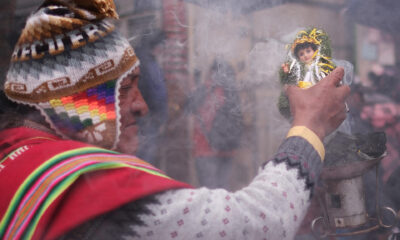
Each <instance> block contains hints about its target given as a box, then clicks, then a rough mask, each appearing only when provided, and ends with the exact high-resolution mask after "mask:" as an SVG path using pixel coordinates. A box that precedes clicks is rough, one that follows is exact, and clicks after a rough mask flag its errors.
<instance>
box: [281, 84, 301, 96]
mask: <svg viewBox="0 0 400 240" xmlns="http://www.w3.org/2000/svg"><path fill="white" fill-rule="evenodd" d="M298 89H300V88H299V87H297V86H294V85H290V84H285V85H283V90H284V92H285V94H286V96H289V95H291V94H292V93H293V92H294V91H296V90H298Z"/></svg>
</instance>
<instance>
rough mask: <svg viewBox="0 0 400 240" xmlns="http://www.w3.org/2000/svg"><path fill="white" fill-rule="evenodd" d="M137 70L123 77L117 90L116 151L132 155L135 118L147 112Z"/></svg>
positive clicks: (135, 140) (136, 143) (136, 133)
mask: <svg viewBox="0 0 400 240" xmlns="http://www.w3.org/2000/svg"><path fill="white" fill-rule="evenodd" d="M138 81H139V69H137V70H136V71H135V72H134V73H132V74H130V75H128V76H127V77H125V78H124V79H123V80H122V82H121V86H120V89H119V107H120V114H121V127H120V132H121V134H120V137H119V142H118V145H117V150H118V151H120V152H122V153H126V154H134V153H135V152H136V150H137V148H138V144H139V140H138V123H137V118H138V117H141V116H143V115H145V114H146V113H147V112H148V110H149V109H148V107H147V104H146V102H145V101H144V99H143V96H142V94H141V93H140V91H139V88H138Z"/></svg>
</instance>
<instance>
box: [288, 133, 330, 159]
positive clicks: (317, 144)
mask: <svg viewBox="0 0 400 240" xmlns="http://www.w3.org/2000/svg"><path fill="white" fill-rule="evenodd" d="M289 137H302V138H304V139H305V140H307V142H309V143H310V144H311V145H312V146H313V147H314V149H315V151H317V153H318V154H319V156H320V157H321V160H322V161H324V158H325V148H324V144H323V143H322V142H321V139H319V137H318V136H317V135H316V134H315V133H314V132H313V131H311V130H310V129H308V128H307V127H304V126H295V127H292V128H291V129H290V130H289V132H288V134H287V136H286V138H289Z"/></svg>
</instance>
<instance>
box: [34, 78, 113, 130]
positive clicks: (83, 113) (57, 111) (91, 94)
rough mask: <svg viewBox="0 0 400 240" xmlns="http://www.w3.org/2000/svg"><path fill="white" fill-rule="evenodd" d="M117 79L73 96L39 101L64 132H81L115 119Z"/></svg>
mask: <svg viewBox="0 0 400 240" xmlns="http://www.w3.org/2000/svg"><path fill="white" fill-rule="evenodd" d="M115 84H116V80H113V81H109V82H107V83H104V84H101V85H98V86H96V87H93V88H89V89H87V90H86V91H83V92H80V93H76V94H74V95H72V96H67V97H61V98H57V99H52V100H50V101H48V102H46V103H39V106H40V107H42V108H43V109H44V111H45V112H46V114H47V116H49V118H50V119H51V121H52V122H53V124H54V125H55V126H56V127H57V129H59V130H60V131H61V132H62V133H63V134H65V135H68V134H69V133H74V132H79V131H82V130H83V129H85V128H87V127H89V126H93V125H96V124H98V123H100V122H102V121H105V120H115V119H116V113H115V104H114V103H115Z"/></svg>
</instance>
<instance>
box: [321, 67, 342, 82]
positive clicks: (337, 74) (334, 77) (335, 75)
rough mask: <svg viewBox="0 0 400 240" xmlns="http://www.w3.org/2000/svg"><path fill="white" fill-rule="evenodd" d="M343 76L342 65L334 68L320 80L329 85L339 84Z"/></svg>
mask: <svg viewBox="0 0 400 240" xmlns="http://www.w3.org/2000/svg"><path fill="white" fill-rule="evenodd" d="M343 76H344V69H343V68H342V67H337V68H335V69H334V70H333V71H332V72H331V73H330V74H329V75H328V76H327V77H325V78H323V79H322V80H321V81H320V82H321V83H326V84H329V85H331V86H335V87H336V86H339V85H340V81H342V79H343Z"/></svg>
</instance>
